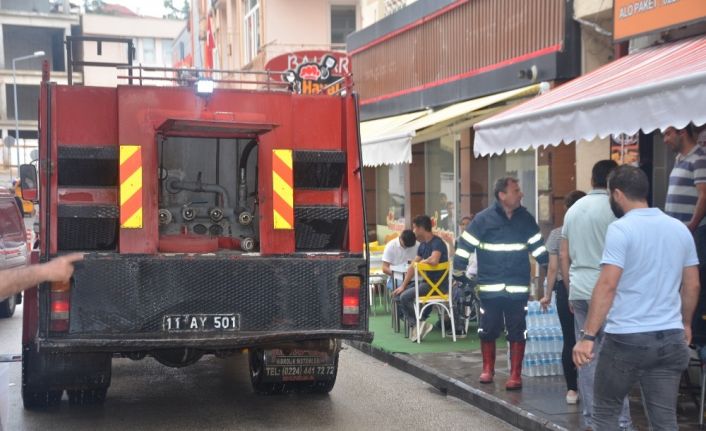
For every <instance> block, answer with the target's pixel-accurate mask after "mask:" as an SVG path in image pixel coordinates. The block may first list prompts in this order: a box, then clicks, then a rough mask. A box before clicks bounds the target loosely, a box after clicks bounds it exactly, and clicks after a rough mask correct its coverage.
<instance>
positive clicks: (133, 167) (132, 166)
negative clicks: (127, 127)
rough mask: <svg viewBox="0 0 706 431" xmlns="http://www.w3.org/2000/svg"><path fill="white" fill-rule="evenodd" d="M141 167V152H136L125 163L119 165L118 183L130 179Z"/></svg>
mask: <svg viewBox="0 0 706 431" xmlns="http://www.w3.org/2000/svg"><path fill="white" fill-rule="evenodd" d="M141 166H142V151H140V150H137V151H135V153H134V154H133V155H132V156H130V158H128V159H127V160H125V163H123V164H122V165H120V183H121V184H122V183H123V182H124V181H125V180H127V179H128V178H130V175H132V174H134V173H135V171H137V170H138V169H139V168H140V167H141Z"/></svg>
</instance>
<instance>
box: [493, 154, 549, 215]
mask: <svg viewBox="0 0 706 431" xmlns="http://www.w3.org/2000/svg"><path fill="white" fill-rule="evenodd" d="M488 173H489V178H488V202H495V195H494V192H493V189H494V187H495V181H496V180H497V179H498V178H501V177H503V176H506V175H509V176H512V177H515V178H517V179H518V180H520V188H521V189H522V193H524V198H523V199H522V205H523V206H524V207H525V208H527V210H528V211H529V212H530V213H531V214H532V215H533V216H535V217H536V214H537V198H536V196H537V187H536V176H535V152H534V150H527V151H517V152H514V153H510V154H503V155H502V156H496V157H491V158H490V160H489V170H488Z"/></svg>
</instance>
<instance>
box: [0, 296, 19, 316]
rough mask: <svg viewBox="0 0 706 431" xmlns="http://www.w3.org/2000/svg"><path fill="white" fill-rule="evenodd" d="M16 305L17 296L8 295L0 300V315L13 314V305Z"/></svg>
mask: <svg viewBox="0 0 706 431" xmlns="http://www.w3.org/2000/svg"><path fill="white" fill-rule="evenodd" d="M16 305H17V297H15V295H12V296H10V297H9V298H7V299H6V300H4V301H2V302H0V317H12V315H13V314H15V306H16Z"/></svg>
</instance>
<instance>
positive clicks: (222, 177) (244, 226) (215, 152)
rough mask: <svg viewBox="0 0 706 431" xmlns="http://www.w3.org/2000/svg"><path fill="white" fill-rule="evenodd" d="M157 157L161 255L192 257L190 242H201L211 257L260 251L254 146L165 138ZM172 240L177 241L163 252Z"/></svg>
mask: <svg viewBox="0 0 706 431" xmlns="http://www.w3.org/2000/svg"><path fill="white" fill-rule="evenodd" d="M158 157H159V159H158V163H159V167H158V178H159V196H158V202H159V204H158V205H159V236H160V251H166V252H173V251H184V252H189V251H194V250H190V249H189V241H190V240H191V239H192V238H199V237H202V238H204V237H205V238H210V239H211V242H212V245H213V250H212V251H216V250H218V249H236V250H243V251H248V252H249V251H254V250H256V248H257V244H258V242H259V235H258V229H257V228H258V224H259V218H258V216H257V209H258V208H257V203H258V196H257V141H256V140H254V139H221V138H215V139H213V138H185V137H169V138H162V139H161V140H160V141H159V145H158ZM170 237H171V238H174V237H176V238H177V240H176V241H173V242H172V243H171V244H170V245H171V246H170V247H165V246H164V245H163V244H162V243H161V239H162V238H170ZM180 242H181V243H182V244H181V245H180V244H179V243H180ZM175 247H176V249H175Z"/></svg>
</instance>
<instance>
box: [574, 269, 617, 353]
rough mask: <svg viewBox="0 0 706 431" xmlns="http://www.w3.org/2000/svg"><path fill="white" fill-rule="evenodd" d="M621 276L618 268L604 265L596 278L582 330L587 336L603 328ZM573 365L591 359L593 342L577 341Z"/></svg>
mask: <svg viewBox="0 0 706 431" xmlns="http://www.w3.org/2000/svg"><path fill="white" fill-rule="evenodd" d="M622 274H623V269H622V268H621V267H619V266H615V265H609V264H604V265H603V266H602V268H601V275H599V276H598V281H597V282H596V287H595V288H594V289H593V294H591V306H590V307H589V308H588V317H587V318H586V324H585V325H584V327H583V330H584V332H585V333H586V334H588V335H596V334H597V333H598V331H599V330H600V329H601V326H603V322H605V318H606V316H607V315H608V311H610V307H611V306H612V305H613V299H615V292H616V290H617V289H618V281H619V280H620V276H621V275H622ZM573 356H574V363H575V364H576V366H577V367H580V366H582V365H585V364H587V363H588V362H589V361H590V360H591V359H593V341H588V340H579V341H578V342H577V343H576V346H574V354H573Z"/></svg>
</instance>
